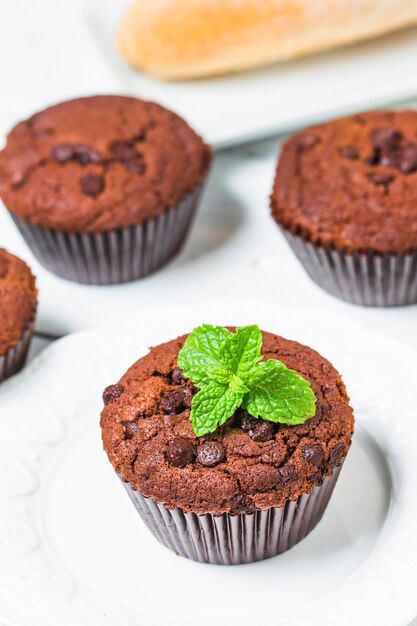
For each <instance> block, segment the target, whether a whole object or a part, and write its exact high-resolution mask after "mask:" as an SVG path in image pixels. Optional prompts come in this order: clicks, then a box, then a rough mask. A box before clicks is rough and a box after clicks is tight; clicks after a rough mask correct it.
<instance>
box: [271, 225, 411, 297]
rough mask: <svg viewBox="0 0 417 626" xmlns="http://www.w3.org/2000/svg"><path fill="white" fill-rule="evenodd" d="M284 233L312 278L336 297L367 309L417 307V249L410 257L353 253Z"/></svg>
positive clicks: (370, 251)
mask: <svg viewBox="0 0 417 626" xmlns="http://www.w3.org/2000/svg"><path fill="white" fill-rule="evenodd" d="M281 230H282V232H283V233H284V235H285V238H286V239H287V241H288V243H289V244H290V246H291V248H292V249H293V251H294V252H295V254H296V256H297V257H298V259H299V260H300V261H301V263H302V265H303V266H304V269H305V270H306V272H307V273H308V274H309V276H310V278H312V280H313V281H314V282H315V283H317V284H318V285H319V286H320V287H322V288H323V289H325V290H326V291H328V292H329V293H331V294H332V295H333V296H336V297H338V298H341V299H342V300H347V301H348V302H353V303H355V304H362V305H364V306H387V307H388V306H402V305H406V304H415V303H417V248H416V249H415V250H413V251H412V252H410V253H409V254H404V253H399V254H378V253H376V252H374V251H372V250H369V251H367V252H354V253H349V252H346V251H344V250H337V249H335V248H333V247H331V246H320V245H318V244H315V243H312V242H309V241H306V240H305V239H303V237H301V236H299V235H294V234H293V233H291V232H290V231H289V230H287V229H285V228H283V227H281Z"/></svg>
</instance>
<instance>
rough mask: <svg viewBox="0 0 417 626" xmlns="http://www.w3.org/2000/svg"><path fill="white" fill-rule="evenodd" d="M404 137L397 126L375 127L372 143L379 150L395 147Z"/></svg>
mask: <svg viewBox="0 0 417 626" xmlns="http://www.w3.org/2000/svg"><path fill="white" fill-rule="evenodd" d="M402 138H403V135H402V133H401V132H400V131H399V130H396V129H395V128H375V129H374V130H373V131H372V133H371V141H372V145H373V147H374V148H376V149H377V150H384V149H390V148H395V147H397V146H398V144H399V142H400V141H401V139H402Z"/></svg>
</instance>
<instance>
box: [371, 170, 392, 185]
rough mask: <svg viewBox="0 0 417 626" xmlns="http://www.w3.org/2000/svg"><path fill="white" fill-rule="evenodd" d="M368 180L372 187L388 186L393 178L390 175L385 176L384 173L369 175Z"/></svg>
mask: <svg viewBox="0 0 417 626" xmlns="http://www.w3.org/2000/svg"><path fill="white" fill-rule="evenodd" d="M368 178H369V180H370V181H371V183H373V184H374V185H388V184H389V183H390V182H392V181H393V180H394V176H393V175H392V174H387V173H384V172H377V173H372V174H369V175H368Z"/></svg>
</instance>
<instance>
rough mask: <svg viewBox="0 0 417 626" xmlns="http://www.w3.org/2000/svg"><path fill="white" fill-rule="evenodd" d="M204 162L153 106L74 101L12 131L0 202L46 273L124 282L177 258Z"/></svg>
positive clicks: (193, 143)
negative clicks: (0, 201)
mask: <svg viewBox="0 0 417 626" xmlns="http://www.w3.org/2000/svg"><path fill="white" fill-rule="evenodd" d="M210 160H211V151H210V149H209V148H208V147H207V146H206V145H205V144H204V143H203V141H202V140H201V139H200V137H198V135H196V133H195V132H194V131H193V130H192V129H191V128H190V127H189V126H188V125H187V124H186V122H184V120H182V119H181V118H180V117H179V116H178V115H176V114H174V113H172V112H171V111H168V110H167V109H164V108H163V107H161V106H159V105H158V104H154V103H151V102H145V101H142V100H138V99H136V98H129V97H124V96H94V97H89V98H79V99H77V100H71V101H68V102H63V103H60V104H57V105H55V106H52V107H50V108H48V109H46V110H44V111H42V112H40V113H37V114H36V115H34V116H33V117H31V118H30V119H28V120H26V121H24V122H21V123H20V124H18V125H17V126H16V127H15V128H13V130H12V131H11V132H10V134H9V135H8V138H7V145H6V147H5V149H4V150H3V151H2V152H0V196H1V198H2V199H3V201H4V203H5V205H6V207H7V208H8V209H9V211H10V213H11V215H12V217H13V218H14V220H15V222H16V224H17V226H18V227H19V229H20V231H21V233H22V235H23V236H24V237H25V239H26V240H27V243H28V244H29V246H30V247H31V248H32V250H33V252H34V254H35V255H36V256H37V258H38V259H39V261H40V262H41V263H42V264H43V265H45V267H47V269H49V270H51V271H52V272H54V273H56V274H58V275H59V276H62V277H64V278H68V279H70V280H76V281H79V282H85V283H97V284H106V283H118V282H125V281H128V280H133V279H136V278H139V277H142V276H144V275H147V274H149V273H150V272H152V271H154V270H156V269H157V268H159V267H161V266H162V265H163V264H165V263H166V262H167V261H168V260H169V259H170V258H171V257H172V256H173V255H174V254H176V252H178V250H179V248H180V246H181V245H182V243H183V241H184V239H185V236H186V233H187V231H188V228H189V226H190V223H191V219H192V217H193V214H194V212H195V209H196V205H197V201H198V199H199V196H200V192H201V189H202V185H203V183H204V180H205V178H206V176H207V173H208V169H209V164H210Z"/></svg>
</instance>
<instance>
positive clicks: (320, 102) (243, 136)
mask: <svg viewBox="0 0 417 626" xmlns="http://www.w3.org/2000/svg"><path fill="white" fill-rule="evenodd" d="M129 1H130V0H116V1H115V0H84V2H85V6H86V17H87V20H88V24H89V26H90V28H91V32H92V35H93V38H94V40H95V42H96V44H97V46H98V47H99V49H100V51H101V54H102V57H103V62H105V63H107V66H108V68H109V69H110V70H111V71H112V72H113V76H114V78H115V80H117V81H119V85H120V89H121V90H122V91H124V92H127V93H131V94H135V95H138V96H141V97H145V98H148V99H151V100H156V101H158V102H160V103H162V104H165V105H166V106H168V107H170V108H172V109H174V110H176V111H177V112H178V113H180V114H181V115H183V116H184V117H185V118H186V119H187V120H188V121H189V122H190V123H191V124H193V126H194V127H195V128H197V129H198V130H199V131H200V132H201V133H202V134H203V136H204V137H205V138H206V140H207V141H209V142H210V143H211V144H212V145H214V146H215V147H217V148H218V147H224V146H227V145H231V144H235V143H239V142H242V141H247V140H250V139H254V138H259V137H263V136H266V135H270V134H273V133H278V132H284V131H285V132H288V131H289V130H292V129H294V128H296V127H299V126H303V125H307V124H309V123H313V122H315V121H317V120H322V119H326V118H329V117H335V116H338V115H342V114H345V113H349V112H352V111H357V110H360V109H365V108H373V107H377V106H381V105H386V104H387V103H392V102H395V101H398V100H404V99H406V98H410V97H412V96H415V95H417V73H416V71H415V58H416V56H417V29H412V30H408V31H404V32H401V33H395V34H393V35H389V36H387V37H383V38H380V39H377V40H373V41H371V42H366V43H362V44H359V45H356V46H351V47H348V48H344V49H340V50H336V51H331V52H327V53H324V54H320V55H317V56H314V57H310V58H309V57H307V58H302V59H300V60H296V61H292V62H287V63H281V64H277V65H274V66H271V67H268V68H262V69H259V70H253V71H249V72H243V73H240V74H235V75H228V76H224V77H216V78H212V79H206V80H198V81H186V82H174V83H172V82H171V83H170V82H168V83H166V82H165V83H164V82H162V81H159V80H154V79H152V78H149V77H148V76H146V75H144V74H141V73H139V72H137V71H135V70H133V69H131V68H130V67H129V66H128V65H127V64H126V63H125V62H124V61H123V60H122V59H121V58H120V57H119V56H118V54H117V51H116V48H115V31H116V28H117V25H118V23H119V21H120V19H121V16H122V13H123V10H124V7H125V5H126V4H128V3H129Z"/></svg>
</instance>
